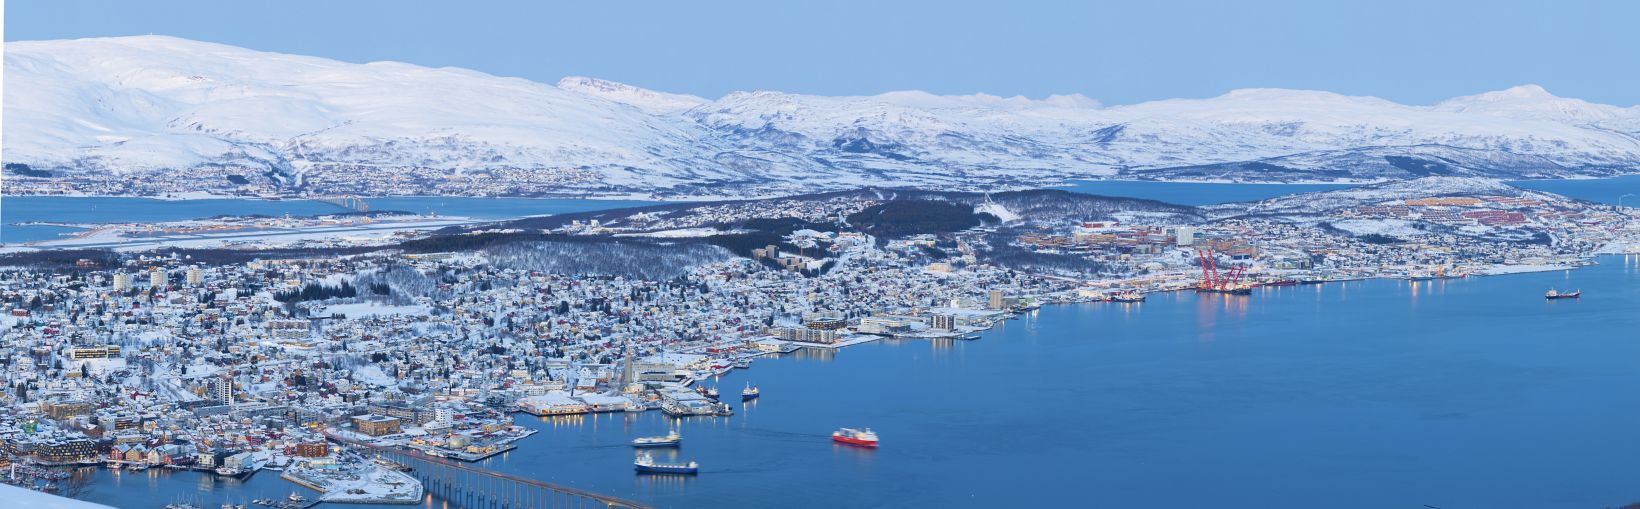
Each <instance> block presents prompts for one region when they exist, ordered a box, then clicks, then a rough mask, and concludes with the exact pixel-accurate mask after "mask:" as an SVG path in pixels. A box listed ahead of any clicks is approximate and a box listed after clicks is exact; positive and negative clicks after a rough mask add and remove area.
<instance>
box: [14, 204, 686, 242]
mask: <svg viewBox="0 0 1640 509" xmlns="http://www.w3.org/2000/svg"><path fill="white" fill-rule="evenodd" d="M367 200H368V202H369V204H370V210H376V211H400V212H411V213H416V214H439V215H444V216H463V217H472V218H476V219H506V218H514V217H523V216H532V215H543V214H563V213H569V212H583V211H589V210H602V209H613V208H622V207H637V206H642V205H650V204H653V203H655V202H648V201H637V200H586V199H574V198H539V199H538V198H463V197H420V196H417V197H377V198H367ZM346 211H347V209H344V208H342V207H339V206H336V205H332V204H329V203H324V202H319V201H313V200H261V199H241V198H224V199H207V200H156V199H152V198H109V197H64V196H6V197H0V243H12V242H27V241H32V240H44V239H50V238H56V237H58V236H60V235H62V234H64V233H73V232H75V231H77V229H75V228H66V227H62V226H51V225H26V226H19V225H18V223H33V222H51V223H73V224H87V223H115V222H119V223H156V222H164V221H186V220H191V219H204V218H209V217H216V216H222V215H239V216H248V215H264V216H283V215H287V214H289V215H292V216H311V215H318V214H335V213H338V212H346Z"/></svg>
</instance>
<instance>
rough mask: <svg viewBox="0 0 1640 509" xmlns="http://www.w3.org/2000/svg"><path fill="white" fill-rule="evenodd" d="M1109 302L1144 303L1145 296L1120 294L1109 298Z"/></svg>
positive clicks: (1133, 293)
mask: <svg viewBox="0 0 1640 509" xmlns="http://www.w3.org/2000/svg"><path fill="white" fill-rule="evenodd" d="M1110 301H1111V302H1144V301H1145V294H1142V293H1139V292H1121V293H1118V294H1115V295H1111V296H1110Z"/></svg>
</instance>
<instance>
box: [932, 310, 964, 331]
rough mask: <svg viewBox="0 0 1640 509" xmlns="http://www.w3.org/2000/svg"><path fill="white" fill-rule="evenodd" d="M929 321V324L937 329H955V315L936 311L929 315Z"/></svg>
mask: <svg viewBox="0 0 1640 509" xmlns="http://www.w3.org/2000/svg"><path fill="white" fill-rule="evenodd" d="M929 321H930V324H929V326H930V327H932V328H933V329H934V330H937V331H944V332H951V331H953V330H956V329H957V317H956V315H950V314H945V313H936V314H934V315H932V316H930V317H929Z"/></svg>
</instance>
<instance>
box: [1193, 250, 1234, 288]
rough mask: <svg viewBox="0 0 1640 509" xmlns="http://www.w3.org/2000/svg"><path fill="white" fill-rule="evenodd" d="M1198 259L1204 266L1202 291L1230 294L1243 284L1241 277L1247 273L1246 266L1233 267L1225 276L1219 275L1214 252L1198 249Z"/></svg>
mask: <svg viewBox="0 0 1640 509" xmlns="http://www.w3.org/2000/svg"><path fill="white" fill-rule="evenodd" d="M1196 258H1197V259H1198V260H1199V261H1200V262H1201V265H1202V284H1201V287H1200V288H1201V289H1202V290H1206V291H1213V292H1230V291H1233V290H1236V289H1237V288H1238V285H1239V284H1240V283H1241V276H1242V274H1243V273H1245V272H1246V271H1247V267H1246V266H1245V265H1237V266H1234V267H1231V268H1230V269H1229V270H1228V271H1226V273H1225V274H1224V275H1222V276H1221V275H1220V274H1219V265H1218V262H1216V261H1214V259H1213V252H1212V251H1207V250H1202V249H1198V250H1196Z"/></svg>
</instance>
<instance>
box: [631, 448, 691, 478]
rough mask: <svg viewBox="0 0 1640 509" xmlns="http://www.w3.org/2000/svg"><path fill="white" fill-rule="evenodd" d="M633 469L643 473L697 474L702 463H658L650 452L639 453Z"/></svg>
mask: <svg viewBox="0 0 1640 509" xmlns="http://www.w3.org/2000/svg"><path fill="white" fill-rule="evenodd" d="M632 469H633V470H637V471H638V473H641V474H682V475H695V474H696V473H699V472H700V464H698V463H695V462H693V461H691V462H688V463H656V462H655V458H653V457H650V456H649V453H643V454H639V455H638V459H636V460H633V461H632Z"/></svg>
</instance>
